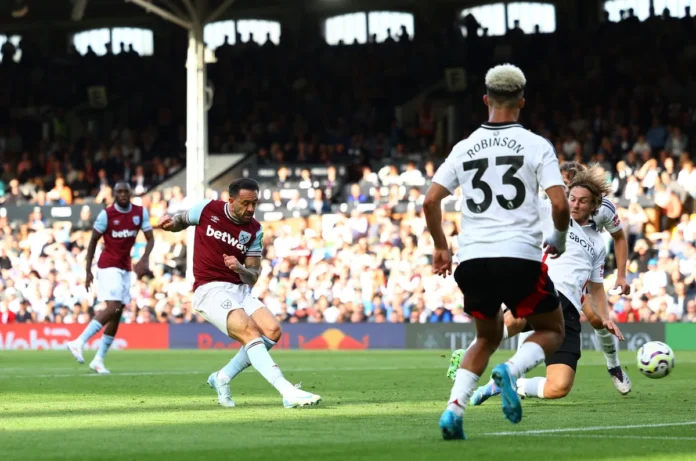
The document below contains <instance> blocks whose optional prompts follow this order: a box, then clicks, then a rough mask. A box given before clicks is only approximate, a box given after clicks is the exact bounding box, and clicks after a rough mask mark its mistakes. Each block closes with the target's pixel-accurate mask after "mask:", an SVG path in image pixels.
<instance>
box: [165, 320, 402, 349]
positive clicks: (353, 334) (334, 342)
mask: <svg viewBox="0 0 696 461" xmlns="http://www.w3.org/2000/svg"><path fill="white" fill-rule="evenodd" d="M405 345H406V327H405V325H395V324H334V325H332V324H326V323H323V324H285V325H283V336H282V338H281V340H280V342H279V343H278V345H277V346H276V347H277V348H279V349H306V350H330V351H337V350H362V349H401V348H403V347H404V346H405ZM239 346H240V345H239V343H238V342H237V341H235V340H233V339H231V338H229V337H227V335H225V334H224V333H222V332H221V331H220V330H218V329H217V328H215V327H214V326H212V325H210V324H208V323H204V324H173V325H169V347H170V348H171V349H239Z"/></svg>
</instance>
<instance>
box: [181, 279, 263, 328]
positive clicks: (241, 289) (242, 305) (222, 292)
mask: <svg viewBox="0 0 696 461" xmlns="http://www.w3.org/2000/svg"><path fill="white" fill-rule="evenodd" d="M261 307H263V303H262V302H261V301H259V300H258V299H257V298H255V297H254V296H252V295H251V287H249V285H237V284H236V283H229V282H210V283H206V284H205V285H201V286H199V287H198V288H197V289H196V291H195V293H193V308H194V309H195V310H196V312H198V313H199V314H201V315H202V316H203V318H204V319H206V320H207V321H208V322H210V323H212V324H213V325H215V327H217V329H218V330H220V331H222V332H223V333H225V335H228V336H229V333H228V332H227V316H228V315H229V313H230V312H232V311H233V310H235V309H244V312H246V313H247V315H248V316H250V317H251V315H252V314H253V313H254V312H256V311H257V310H258V309H259V308H261Z"/></svg>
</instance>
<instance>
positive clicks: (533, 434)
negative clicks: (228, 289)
mask: <svg viewBox="0 0 696 461" xmlns="http://www.w3.org/2000/svg"><path fill="white" fill-rule="evenodd" d="M234 352H235V351H156V352H150V351H127V352H123V351H114V352H112V353H110V354H109V356H108V357H107V366H109V367H110V369H111V371H112V374H111V375H110V376H98V375H95V374H93V373H90V371H89V369H88V366H87V364H85V365H78V364H77V363H76V362H75V361H74V360H73V358H72V357H71V356H70V353H69V352H68V351H51V352H44V351H38V352H25V351H18V352H0V459H1V460H3V461H15V460H21V461H30V460H31V461H33V460H37V461H40V460H59V459H60V460H71V461H79V460H114V461H131V460H135V461H140V460H148V461H149V460H159V459H162V460H166V461H180V460H210V461H214V460H225V459H232V460H238V461H251V460H269V459H270V460H309V459H312V460H314V459H316V460H336V461H338V460H344V459H360V460H377V459H379V460H430V459H433V460H440V459H463V460H477V459H490V460H494V461H495V460H500V461H504V460H505V461H508V460H509V461H522V460H535V461H538V460H544V459H563V460H564V461H567V460H575V459H577V460H696V390H695V388H694V384H693V383H694V379H693V378H694V377H695V376H696V352H683V351H676V368H675V369H674V370H673V373H672V374H671V375H670V376H668V377H666V378H664V379H661V380H651V379H648V378H646V377H644V376H642V375H640V374H639V372H638V370H637V369H636V366H635V354H634V353H633V352H622V354H621V359H622V361H623V364H624V366H626V367H627V369H628V372H629V376H630V377H631V378H632V381H633V392H632V393H631V394H629V395H628V396H626V397H622V396H620V395H619V394H618V392H617V391H616V390H615V389H614V386H613V385H612V383H611V380H610V379H609V377H608V374H607V371H606V367H605V364H604V358H603V356H602V355H601V354H600V353H596V352H585V353H584V356H583V358H582V360H581V362H580V366H579V368H578V375H577V378H576V382H575V388H574V389H573V391H572V392H571V394H570V395H569V396H568V397H567V398H565V399H563V400H559V401H539V400H532V399H526V400H524V401H523V402H522V403H523V409H524V418H523V420H522V422H521V423H520V424H516V425H513V424H511V423H509V422H507V421H506V420H505V419H504V418H503V415H502V412H501V410H500V400H499V399H492V400H489V401H488V402H486V403H485V404H484V405H482V406H480V407H474V408H471V407H469V408H467V411H466V415H465V425H464V430H465V432H466V434H467V436H468V437H469V440H468V441H466V442H460V441H456V442H451V441H450V442H445V441H443V440H442V438H441V435H440V432H439V430H438V419H439V417H440V414H441V413H442V410H443V409H444V407H445V404H446V401H447V398H448V397H449V392H450V388H451V381H450V380H449V379H448V378H446V377H445V372H446V370H447V365H448V362H449V355H450V352H449V351H434V350H431V351H360V352H329V351H327V352H323V351H322V352H312V351H275V352H274V353H273V355H274V358H275V359H276V361H277V362H278V364H279V365H280V366H281V368H282V369H283V371H284V372H285V376H286V377H287V378H288V379H289V380H291V381H292V382H295V383H296V382H300V381H302V383H303V387H304V388H305V389H306V390H309V391H312V392H315V393H318V394H320V395H322V397H323V399H324V400H323V402H322V403H321V405H320V406H318V407H312V408H301V409H292V410H286V409H284V408H283V407H282V403H281V398H280V397H279V396H278V394H277V393H276V391H275V390H274V389H273V388H272V387H271V386H270V385H268V383H266V381H265V380H264V379H263V378H262V377H261V376H260V375H259V374H258V373H257V372H255V371H252V370H247V371H245V372H244V373H242V375H240V376H238V377H237V379H235V380H234V381H233V397H234V399H235V402H236V403H237V407H236V408H231V409H227V408H221V407H220V406H218V404H217V399H216V394H215V393H214V392H213V391H212V390H211V389H210V388H209V387H208V386H207V385H206V384H205V382H206V379H207V377H208V375H209V374H210V372H211V371H213V370H215V369H218V368H220V367H221V366H222V365H224V364H225V363H226V362H227V360H228V359H229V358H230V357H231V356H232V354H233V353H234ZM93 354H94V352H92V351H89V352H86V357H85V358H86V360H87V363H89V360H91V358H92V356H93ZM509 355H510V353H509V352H500V353H498V354H496V356H495V357H494V358H493V360H492V365H493V364H495V363H497V362H500V361H502V360H504V359H505V358H507V357H508V356H509ZM489 371H490V370H489ZM543 371H544V369H543V367H540V368H538V369H537V370H535V372H533V373H532V374H530V375H536V374H539V373H543ZM484 376H486V377H487V375H484ZM485 380H487V378H486V379H482V382H483V381H485Z"/></svg>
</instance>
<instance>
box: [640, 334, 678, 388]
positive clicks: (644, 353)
mask: <svg viewBox="0 0 696 461" xmlns="http://www.w3.org/2000/svg"><path fill="white" fill-rule="evenodd" d="M672 368H674V352H673V351H672V348H671V347H669V346H668V345H667V344H665V343H663V342H660V341H650V342H648V343H645V344H643V345H642V346H641V347H640V349H638V369H639V370H640V372H641V373H643V374H644V375H645V376H647V377H648V378H653V379H659V378H664V377H665V376H667V375H668V374H669V373H670V372H671V371H672Z"/></svg>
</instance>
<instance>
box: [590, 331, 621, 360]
mask: <svg viewBox="0 0 696 461" xmlns="http://www.w3.org/2000/svg"><path fill="white" fill-rule="evenodd" d="M595 334H596V335H597V339H598V340H599V344H600V346H602V350H603V351H604V358H605V359H606V360H607V368H616V367H618V366H621V363H620V362H619V352H618V345H617V339H616V337H615V336H614V335H612V334H611V333H609V330H607V329H606V328H602V329H601V330H595Z"/></svg>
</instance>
